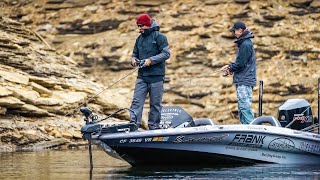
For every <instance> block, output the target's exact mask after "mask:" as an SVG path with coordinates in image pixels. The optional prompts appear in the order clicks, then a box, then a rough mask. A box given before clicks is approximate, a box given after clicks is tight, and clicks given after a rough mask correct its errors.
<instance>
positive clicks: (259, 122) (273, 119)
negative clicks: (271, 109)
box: [250, 116, 281, 127]
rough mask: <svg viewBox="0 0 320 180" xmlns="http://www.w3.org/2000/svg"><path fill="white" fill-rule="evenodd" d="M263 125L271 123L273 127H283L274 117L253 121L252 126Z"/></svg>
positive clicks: (263, 117)
mask: <svg viewBox="0 0 320 180" xmlns="http://www.w3.org/2000/svg"><path fill="white" fill-rule="evenodd" d="M262 123H269V124H271V125H272V126H276V127H281V124H280V122H279V121H278V119H276V118H274V117H272V116H260V117H257V118H255V119H254V120H253V121H251V123H250V125H261V124H262Z"/></svg>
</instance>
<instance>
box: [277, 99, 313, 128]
mask: <svg viewBox="0 0 320 180" xmlns="http://www.w3.org/2000/svg"><path fill="white" fill-rule="evenodd" d="M278 119H279V121H280V124H281V126H282V127H287V128H291V129H296V130H301V129H304V128H306V127H308V126H311V125H313V116H312V111H311V106H310V104H309V103H308V102H307V101H306V100H305V99H289V100H287V101H286V102H285V103H284V104H283V105H281V106H280V107H279V116H278Z"/></svg>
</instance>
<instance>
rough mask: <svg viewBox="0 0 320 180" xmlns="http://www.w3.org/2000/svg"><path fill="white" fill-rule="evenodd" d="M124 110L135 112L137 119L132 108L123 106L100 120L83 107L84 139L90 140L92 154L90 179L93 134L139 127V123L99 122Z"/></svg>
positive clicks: (129, 130) (124, 130)
mask: <svg viewBox="0 0 320 180" xmlns="http://www.w3.org/2000/svg"><path fill="white" fill-rule="evenodd" d="M123 110H129V111H130V112H131V113H132V114H134V116H135V119H136V120H137V115H136V113H135V112H134V111H133V110H132V109H128V108H121V109H119V110H117V111H116V112H114V113H112V114H110V115H109V116H107V117H105V118H102V119H100V120H99V116H98V115H96V114H93V113H92V111H91V110H90V109H89V108H87V107H81V108H80V112H81V113H82V114H83V116H84V121H85V122H86V125H85V126H83V127H82V128H81V133H82V134H83V139H85V140H88V144H89V156H90V179H92V178H91V176H92V169H93V162H92V135H95V134H97V133H101V132H103V133H119V132H131V131H135V130H137V129H138V127H137V125H136V124H134V123H128V124H121V125H114V126H105V125H102V124H98V123H99V122H101V121H104V120H107V119H109V118H111V117H114V116H115V115H116V114H118V113H119V112H121V111H123Z"/></svg>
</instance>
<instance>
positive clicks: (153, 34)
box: [132, 20, 170, 81]
mask: <svg viewBox="0 0 320 180" xmlns="http://www.w3.org/2000/svg"><path fill="white" fill-rule="evenodd" d="M159 30H160V27H159V25H158V23H157V22H156V21H155V20H152V24H151V28H150V29H147V30H145V31H144V33H142V34H140V35H139V37H138V38H137V40H136V43H135V45H134V49H133V53H132V57H134V58H137V59H139V60H144V59H150V60H151V62H152V63H151V66H149V67H144V68H141V69H139V72H138V77H142V78H144V77H147V78H144V79H148V80H151V81H153V80H152V79H153V78H156V79H159V76H161V77H160V79H164V78H163V77H164V75H165V61H166V60H167V59H169V58H170V49H169V44H168V40H167V37H166V36H165V35H163V34H162V33H160V32H159Z"/></svg>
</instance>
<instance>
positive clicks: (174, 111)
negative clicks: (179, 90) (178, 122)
mask: <svg viewBox="0 0 320 180" xmlns="http://www.w3.org/2000/svg"><path fill="white" fill-rule="evenodd" d="M181 111H182V110H181V109H176V108H170V109H169V108H168V109H162V110H161V113H181Z"/></svg>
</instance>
